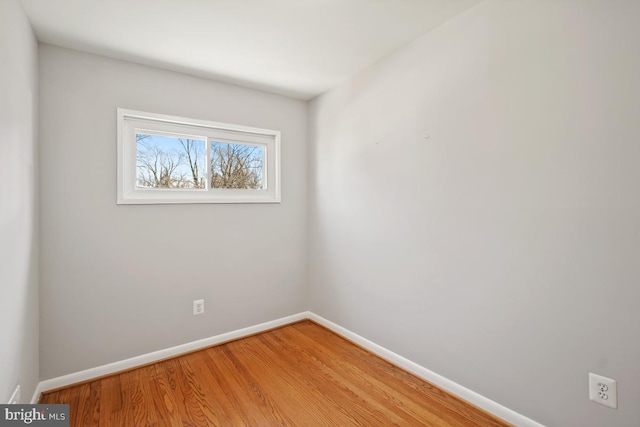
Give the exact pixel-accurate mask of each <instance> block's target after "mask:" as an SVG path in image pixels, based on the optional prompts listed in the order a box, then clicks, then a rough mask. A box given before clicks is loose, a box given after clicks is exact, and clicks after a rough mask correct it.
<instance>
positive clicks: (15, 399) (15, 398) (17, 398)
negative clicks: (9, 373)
mask: <svg viewBox="0 0 640 427" xmlns="http://www.w3.org/2000/svg"><path fill="white" fill-rule="evenodd" d="M18 403H20V386H17V387H16V389H15V390H14V392H13V394H12V395H11V398H10V399H9V405H17V404H18Z"/></svg>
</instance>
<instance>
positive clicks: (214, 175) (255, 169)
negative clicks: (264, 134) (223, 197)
mask: <svg viewBox="0 0 640 427" xmlns="http://www.w3.org/2000/svg"><path fill="white" fill-rule="evenodd" d="M263 164H264V147H263V146H260V145H244V144H229V143H225V142H216V141H212V142H211V188H241V189H264V182H265V180H264V172H263Z"/></svg>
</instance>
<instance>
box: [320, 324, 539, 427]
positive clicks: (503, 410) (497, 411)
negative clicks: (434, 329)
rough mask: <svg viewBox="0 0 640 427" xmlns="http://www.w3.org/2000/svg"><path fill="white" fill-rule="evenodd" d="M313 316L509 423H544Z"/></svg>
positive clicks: (533, 425)
mask: <svg viewBox="0 0 640 427" xmlns="http://www.w3.org/2000/svg"><path fill="white" fill-rule="evenodd" d="M308 314H309V319H311V320H313V321H314V322H317V323H319V324H321V325H322V326H324V327H326V328H328V329H330V330H332V331H333V332H335V333H337V334H338V335H341V336H343V337H345V338H347V339H348V340H350V341H353V342H354V343H356V344H358V345H359V346H362V347H364V348H365V349H367V350H369V351H370V352H372V353H374V354H376V355H378V356H380V357H381V358H383V359H385V360H388V361H389V362H391V363H393V364H394V365H396V366H399V367H401V368H402V369H405V370H407V371H409V372H411V373H412V374H414V375H416V376H418V377H420V378H422V379H424V380H426V381H429V382H430V383H431V384H433V385H436V386H438V387H440V388H441V389H443V390H445V391H448V392H449V393H451V394H453V395H456V396H458V397H459V398H461V399H464V400H466V401H467V402H469V403H471V404H473V405H475V406H477V407H479V408H481V409H484V410H485V411H487V412H489V413H491V414H493V415H495V416H496V417H499V418H501V419H503V420H505V421H506V422H508V423H511V424H513V425H515V426H518V427H544V426H543V425H542V424H540V423H538V422H536V421H533V420H532V419H530V418H527V417H525V416H524V415H521V414H519V413H517V412H515V411H512V410H511V409H509V408H507V407H504V406H502V405H500V404H499V403H496V402H494V401H493V400H491V399H489V398H486V397H484V396H482V395H481V394H478V393H476V392H475V391H472V390H469V389H468V388H466V387H464V386H461V385H460V384H458V383H456V382H453V381H451V380H449V379H447V378H445V377H443V376H442V375H438V374H436V373H435V372H433V371H431V370H429V369H427V368H425V367H423V366H420V365H418V364H417V363H414V362H412V361H410V360H409V359H406V358H404V357H402V356H400V355H399V354H396V353H394V352H392V351H391V350H387V349H386V348H384V347H382V346H379V345H378V344H376V343H374V342H372V341H369V340H368V339H366V338H364V337H361V336H360V335H358V334H356V333H354V332H351V331H350V330H348V329H345V328H343V327H342V326H339V325H336V324H335V323H333V322H331V321H329V320H327V319H325V318H324V317H321V316H318V315H317V314H315V313H312V312H309V313H308Z"/></svg>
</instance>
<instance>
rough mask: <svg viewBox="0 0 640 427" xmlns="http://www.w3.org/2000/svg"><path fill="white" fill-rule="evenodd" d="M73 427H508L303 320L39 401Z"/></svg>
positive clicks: (46, 394)
mask: <svg viewBox="0 0 640 427" xmlns="http://www.w3.org/2000/svg"><path fill="white" fill-rule="evenodd" d="M41 403H67V404H69V405H70V418H71V425H72V426H82V427H88V426H114V427H115V426H118V427H129V426H131V427H134V426H135V427H141V426H251V427H254V426H260V427H261V426H338V427H347V426H394V425H397V426H438V427H439V426H508V425H509V424H506V423H504V422H502V421H500V420H498V419H496V418H494V417H493V416H491V415H489V414H487V413H485V412H483V411H481V410H480V409H478V408H475V407H473V406H471V405H469V404H468V403H466V402H464V401H462V400H460V399H458V398H456V397H453V396H452V395H450V394H448V393H445V392H444V391H442V390H440V389H439V388H437V387H435V386H433V385H431V384H429V383H427V382H425V381H423V380H421V379H419V378H417V377H415V376H413V375H411V374H409V373H407V372H406V371H403V370H402V369H400V368H398V367H396V366H394V365H392V364H390V363H388V362H386V361H384V360H382V359H380V358H378V357H377V356H375V355H373V354H371V353H369V352H368V351H366V350H363V349H362V348H360V347H358V346H356V345H354V344H352V343H351V342H349V341H347V340H345V339H343V338H341V337H340V336H338V335H336V334H334V333H333V332H331V331H329V330H327V329H325V328H324V327H322V326H320V325H317V324H315V323H313V322H311V321H309V320H305V321H302V322H299V323H294V324H291V325H287V326H284V327H281V328H278V329H274V330H271V331H268V332H264V333H261V334H258V335H254V336H251V337H248V338H243V339H240V340H237V341H232V342H229V343H225V344H220V345H217V346H214V347H209V348H207V349H204V350H200V351H197V352H194V353H190V354H187V355H182V356H179V357H176V358H173V359H169V360H165V361H161V362H158V363H154V364H151V365H147V366H144V367H141V368H138V369H134V370H130V371H126V372H121V373H118V374H114V375H111V376H107V377H104V378H100V379H96V380H94V381H91V382H85V383H83V384H78V385H74V386H70V387H67V388H63V389H59V390H54V391H51V392H45V393H43V395H42V397H41Z"/></svg>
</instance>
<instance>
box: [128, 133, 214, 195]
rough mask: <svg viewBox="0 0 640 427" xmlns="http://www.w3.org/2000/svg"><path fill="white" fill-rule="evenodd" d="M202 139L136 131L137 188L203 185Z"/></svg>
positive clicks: (193, 186)
mask: <svg viewBox="0 0 640 427" xmlns="http://www.w3.org/2000/svg"><path fill="white" fill-rule="evenodd" d="M204 166H205V141H201V140H197V139H188V138H180V137H174V136H158V135H150V134H145V133H138V132H136V170H137V172H136V187H138V188H188V189H198V188H202V189H203V188H205V182H206V178H205V167H204Z"/></svg>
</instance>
